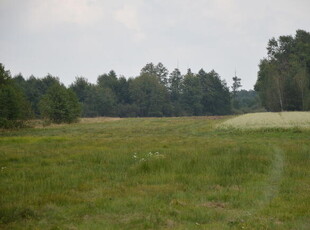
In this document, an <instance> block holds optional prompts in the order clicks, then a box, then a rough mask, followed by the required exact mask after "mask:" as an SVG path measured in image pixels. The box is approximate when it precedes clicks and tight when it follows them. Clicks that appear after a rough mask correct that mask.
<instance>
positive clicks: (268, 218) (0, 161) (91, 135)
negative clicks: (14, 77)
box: [0, 113, 310, 229]
mask: <svg viewBox="0 0 310 230" xmlns="http://www.w3.org/2000/svg"><path fill="white" fill-rule="evenodd" d="M261 115H263V114H261ZM305 115H306V116H305ZM277 116H278V115H277ZM279 116H280V115H279ZM303 116H304V117H307V116H308V114H306V113H305V114H303ZM227 119H228V117H183V118H126V119H102V120H101V119H96V120H95V121H94V122H92V121H91V120H90V119H87V120H84V121H83V122H82V123H79V124H70V125H65V124H62V125H55V126H49V127H47V128H46V127H42V126H40V128H33V129H23V130H19V131H5V132H2V133H0V167H1V169H0V170H1V171H0V185H1V186H0V194H1V196H0V228H1V229H309V228H310V222H309V219H310V211H309V205H310V195H309V194H310V193H309V184H310V181H309V178H310V175H309V163H310V158H309V156H310V143H309V135H310V130H309V129H273V130H268V131H265V130H262V129H260V130H244V131H239V130H236V129H233V130H230V129H225V130H223V129H217V128H216V127H218V126H219V125H220V124H221V123H222V122H225V121H226V120H227ZM233 119H234V118H233ZM233 119H232V120H233ZM226 122H229V120H227V121H226Z"/></svg>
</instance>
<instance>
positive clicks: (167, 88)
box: [0, 63, 260, 127]
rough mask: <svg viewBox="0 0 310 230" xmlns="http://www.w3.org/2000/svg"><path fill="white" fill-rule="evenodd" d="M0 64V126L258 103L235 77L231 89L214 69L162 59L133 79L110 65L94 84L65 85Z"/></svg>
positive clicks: (222, 111)
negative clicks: (195, 69) (169, 64)
mask: <svg viewBox="0 0 310 230" xmlns="http://www.w3.org/2000/svg"><path fill="white" fill-rule="evenodd" d="M0 66H1V70H0V71H1V75H0V79H1V91H0V98H1V99H0V100H1V101H0V108H1V114H0V117H1V122H2V125H1V126H2V127H5V126H10V124H11V123H10V122H8V121H12V120H13V121H14V120H15V121H16V120H18V121H22V120H24V119H29V118H43V119H46V120H49V121H51V122H55V123H61V122H68V123H70V122H74V121H76V120H77V118H78V117H79V116H82V117H97V116H116V117H161V116H201V115H226V114H232V113H243V112H248V111H251V110H255V109H257V108H258V107H259V103H260V102H259V100H257V95H256V94H255V92H254V91H245V90H242V91H239V90H238V89H239V88H240V87H241V82H240V81H241V79H240V78H237V77H236V76H235V77H234V78H233V79H234V86H233V87H232V89H233V91H232V92H230V90H229V87H228V86H227V84H226V82H225V81H223V80H222V79H221V78H220V76H219V75H218V74H217V73H216V72H215V71H214V70H212V71H210V72H205V71H204V70H203V69H201V70H200V71H199V72H198V73H193V72H192V71H191V70H190V69H189V70H188V71H187V73H186V74H185V75H182V74H181V72H180V70H179V69H175V70H173V71H172V72H171V73H169V72H168V70H167V68H166V67H165V66H164V65H163V64H162V63H158V64H157V65H154V64H153V63H148V64H146V65H145V66H144V67H143V68H142V69H141V72H140V75H139V76H138V77H136V78H129V79H127V78H125V77H123V76H120V77H118V76H117V75H116V73H115V72H114V71H113V70H111V71H110V72H109V73H106V74H102V75H99V76H98V78H97V82H96V84H91V83H89V82H88V80H87V79H86V78H84V77H77V78H76V79H75V81H74V82H73V83H72V84H71V85H70V86H69V87H65V86H64V85H63V84H62V83H61V82H60V80H59V79H58V78H57V77H54V76H52V75H50V74H49V75H47V76H45V77H43V78H36V77H34V76H30V77H29V78H28V79H25V78H24V77H23V76H22V74H18V75H16V76H14V77H12V76H11V75H10V72H9V71H8V70H5V68H4V65H2V64H0ZM9 95H10V96H9ZM12 95H15V96H12ZM16 108H18V109H16ZM12 114H14V116H12Z"/></svg>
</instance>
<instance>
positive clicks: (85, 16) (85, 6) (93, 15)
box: [27, 0, 104, 29]
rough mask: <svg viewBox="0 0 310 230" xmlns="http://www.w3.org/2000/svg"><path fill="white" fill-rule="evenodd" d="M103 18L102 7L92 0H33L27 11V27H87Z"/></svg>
mask: <svg viewBox="0 0 310 230" xmlns="http://www.w3.org/2000/svg"><path fill="white" fill-rule="evenodd" d="M103 16H104V8H103V6H102V5H100V4H98V1H94V0H46V1H42V0H34V1H32V2H31V6H29V9H28V18H27V25H28V26H29V27H30V28H35V29H42V28H44V27H49V26H57V25H59V24H62V23H68V24H75V25H79V26H88V25H90V24H92V23H94V22H97V21H99V20H101V19H102V18H103Z"/></svg>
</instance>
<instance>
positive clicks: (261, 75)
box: [255, 30, 310, 111]
mask: <svg viewBox="0 0 310 230" xmlns="http://www.w3.org/2000/svg"><path fill="white" fill-rule="evenodd" d="M267 51H268V57H267V58H264V59H263V60H261V62H260V64H259V72H258V79H257V82H256V84H255V90H256V91H257V92H258V93H259V96H260V98H261V101H262V104H263V106H264V107H265V108H266V109H267V110H268V111H283V110H286V111H292V110H301V111H302V110H303V111H305V110H310V33H308V32H306V31H303V30H297V31H296V35H295V37H293V36H280V37H279V38H278V39H275V38H272V39H270V40H269V42H268V46H267Z"/></svg>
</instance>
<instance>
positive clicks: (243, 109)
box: [232, 90, 264, 114]
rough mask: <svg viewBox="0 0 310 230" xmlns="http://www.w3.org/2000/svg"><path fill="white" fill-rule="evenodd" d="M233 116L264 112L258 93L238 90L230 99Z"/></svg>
mask: <svg viewBox="0 0 310 230" xmlns="http://www.w3.org/2000/svg"><path fill="white" fill-rule="evenodd" d="M232 107H233V112H234V113H235V114H240V113H251V112H259V111H264V108H263V107H262V105H261V101H260V98H259V96H258V93H257V92H255V91H254V90H240V91H237V92H236V95H235V96H234V97H233V98H232Z"/></svg>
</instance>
